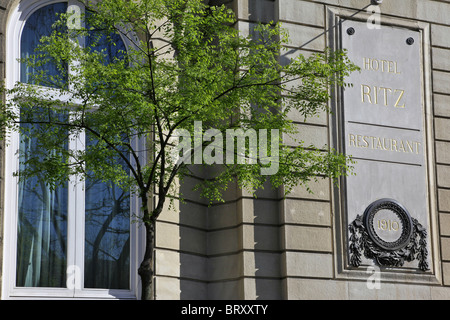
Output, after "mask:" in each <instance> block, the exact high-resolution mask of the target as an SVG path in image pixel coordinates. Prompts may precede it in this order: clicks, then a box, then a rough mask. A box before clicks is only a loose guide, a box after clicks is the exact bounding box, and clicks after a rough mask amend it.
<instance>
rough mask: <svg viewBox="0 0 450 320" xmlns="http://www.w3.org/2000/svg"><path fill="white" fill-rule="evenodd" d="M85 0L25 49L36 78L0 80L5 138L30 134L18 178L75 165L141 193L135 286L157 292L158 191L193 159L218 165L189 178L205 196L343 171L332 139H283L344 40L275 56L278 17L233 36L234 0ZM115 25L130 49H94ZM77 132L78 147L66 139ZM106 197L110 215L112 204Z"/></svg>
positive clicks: (169, 187)
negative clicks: (81, 144) (140, 251)
mask: <svg viewBox="0 0 450 320" xmlns="http://www.w3.org/2000/svg"><path fill="white" fill-rule="evenodd" d="M82 2H83V3H84V5H85V6H86V9H87V10H86V13H85V14H80V13H79V12H68V13H67V14H61V15H60V17H59V18H60V19H59V22H58V23H56V24H55V25H54V28H53V32H52V33H51V35H48V36H44V37H42V39H41V43H40V45H39V46H38V48H37V50H36V53H35V55H33V56H31V57H28V58H26V59H24V62H26V63H27V65H28V68H29V70H32V72H31V73H30V75H29V76H30V77H31V79H32V80H31V81H29V82H28V83H17V84H16V85H15V87H14V88H9V89H6V88H3V90H4V92H5V93H6V96H7V97H8V99H7V100H6V101H5V102H4V103H3V104H2V113H1V118H0V119H1V124H2V125H3V127H4V128H7V129H8V130H5V131H4V132H3V135H2V138H7V137H8V132H11V131H17V132H19V133H20V134H21V135H23V136H27V137H30V139H34V141H35V143H36V146H37V147H36V148H35V150H34V153H33V154H27V157H26V159H25V160H24V158H21V159H22V161H26V163H27V166H26V167H24V168H23V169H22V170H21V171H20V172H18V173H17V174H18V175H19V177H20V178H21V179H27V178H29V177H36V176H39V177H40V181H45V183H46V184H47V185H48V186H50V187H52V188H57V186H58V185H60V184H61V183H63V182H64V181H67V180H68V179H69V177H73V176H76V177H77V178H78V179H88V178H89V179H92V180H95V181H97V180H98V181H102V182H104V183H110V184H113V185H115V186H118V187H119V188H120V190H130V192H132V193H134V194H136V195H137V196H138V197H139V199H140V202H141V212H140V213H139V220H140V222H141V223H142V224H143V225H144V226H145V230H146V243H145V248H146V249H145V254H144V258H143V261H142V263H141V265H140V267H139V270H138V273H139V275H140V277H141V280H142V298H143V299H152V297H153V292H152V277H153V270H152V263H153V240H154V227H155V222H156V220H157V219H158V217H159V215H160V214H161V212H162V210H163V206H164V204H165V202H166V201H168V200H170V199H171V198H173V197H177V196H179V195H178V194H177V192H176V188H174V186H175V181H176V180H177V179H180V180H182V179H183V177H185V176H186V175H187V174H189V170H190V168H191V167H190V166H191V165H192V164H197V163H199V162H201V163H202V165H205V166H211V165H213V166H217V167H219V168H220V170H218V171H217V172H218V173H217V174H216V175H215V176H213V177H211V178H210V179H205V181H203V182H201V183H200V184H199V185H198V190H199V192H200V193H201V195H202V196H204V197H206V198H208V199H209V200H210V201H211V202H213V201H221V200H222V193H223V191H224V190H226V188H227V186H228V185H229V183H230V182H232V181H237V182H238V183H239V186H240V187H242V188H247V189H249V190H251V191H252V192H255V190H258V189H259V188H262V187H263V184H264V183H265V182H266V181H267V180H268V181H270V183H271V185H272V186H273V187H275V188H276V187H279V186H281V185H283V186H284V187H285V191H286V193H288V192H289V191H290V190H291V189H292V187H294V186H296V185H298V184H304V185H307V183H308V181H310V180H311V179H316V177H317V176H328V177H331V178H334V179H336V178H338V177H339V176H340V175H343V174H347V173H348V172H349V169H350V168H351V159H349V158H347V157H346V156H344V155H342V154H339V153H337V152H336V151H335V150H333V149H331V148H324V147H323V146H318V147H319V148H318V147H316V146H309V145H304V143H302V142H301V141H298V142H297V143H295V144H294V145H292V144H288V143H286V139H285V138H286V135H292V136H294V135H295V134H296V133H297V127H296V126H295V124H294V123H293V122H292V120H291V119H289V113H290V112H291V111H293V110H297V111H299V112H300V114H301V115H303V116H304V117H305V118H306V117H311V116H314V115H316V114H317V113H318V112H319V111H321V110H328V107H327V105H328V104H327V103H328V100H329V98H330V93H329V91H330V86H331V87H333V86H336V87H341V86H345V85H346V83H345V81H344V79H345V77H346V76H348V74H349V73H350V72H353V71H355V70H357V67H356V66H355V65H354V64H353V63H351V62H350V61H349V60H348V59H347V57H346V54H345V52H343V51H335V52H332V51H330V50H325V52H324V53H317V54H311V56H309V57H308V58H305V57H304V56H302V55H300V56H298V57H297V58H294V59H292V60H290V61H289V62H288V63H280V55H281V53H282V51H283V46H282V44H283V43H287V39H288V35H287V33H286V32H285V31H284V30H283V29H282V27H281V26H280V24H278V23H269V24H265V25H263V24H258V25H255V26H254V27H253V29H252V30H251V32H250V35H243V34H242V33H240V32H239V31H238V30H236V28H234V27H233V24H234V23H235V22H236V21H235V17H234V15H233V12H232V11H231V10H229V9H227V8H226V7H225V6H219V7H217V6H208V5H206V4H204V2H203V1H201V0H189V1H187V0H140V1H128V0H103V1H101V2H91V1H88V0H85V1H82ZM78 19H80V20H78ZM117 35H120V37H121V38H122V39H125V40H126V41H127V42H128V44H129V46H128V48H127V49H126V50H124V49H121V48H120V47H118V48H117V49H116V52H115V54H114V55H112V54H111V52H109V51H108V50H100V49H98V48H100V47H101V46H99V44H100V43H102V42H107V43H109V45H110V46H111V47H113V48H114V47H117ZM86 37H90V38H89V39H90V41H82V40H80V39H83V38H86ZM50 69H51V71H49V70H50ZM68 70H70V72H69V71H68ZM30 83H32V84H38V85H41V86H42V85H44V86H46V87H52V88H54V89H53V90H42V87H41V86H36V85H30ZM82 134H83V135H86V139H87V141H89V142H88V143H86V148H85V149H83V150H79V149H78V150H74V149H71V148H67V144H68V143H69V140H70V139H74V138H73V137H78V136H80V135H82ZM224 136H225V137H226V139H225V140H224ZM191 138H192V139H191ZM235 140H236V143H234V142H235ZM135 141H141V142H142V141H145V143H135ZM268 141H270V146H271V147H270V148H268V147H267V145H268ZM177 142H178V143H177ZM224 144H226V148H225V147H224ZM120 193H121V192H119V191H118V192H117V194H118V195H117V196H116V197H119V198H120V196H119V195H120ZM122 193H123V192H122ZM151 194H157V201H156V203H155V205H154V207H151V206H150V204H149V195H151ZM112 207H113V208H116V209H114V210H116V212H115V213H111V214H113V215H117V214H119V212H120V204H118V205H116V206H114V205H113V206H112ZM112 210H113V209H112ZM117 210H118V211H117ZM108 221H109V220H106V221H105V220H102V221H100V222H98V223H99V224H102V223H103V227H102V228H103V230H106V229H107V228H111V226H109V225H108V223H109V222H108ZM103 235H104V233H103V234H102V233H101V234H99V236H98V237H102V236H103ZM97 240H98V239H97ZM97 240H96V241H97ZM94 242H95V241H94ZM96 252H98V250H97V251H95V250H94V253H93V254H95V253H96Z"/></svg>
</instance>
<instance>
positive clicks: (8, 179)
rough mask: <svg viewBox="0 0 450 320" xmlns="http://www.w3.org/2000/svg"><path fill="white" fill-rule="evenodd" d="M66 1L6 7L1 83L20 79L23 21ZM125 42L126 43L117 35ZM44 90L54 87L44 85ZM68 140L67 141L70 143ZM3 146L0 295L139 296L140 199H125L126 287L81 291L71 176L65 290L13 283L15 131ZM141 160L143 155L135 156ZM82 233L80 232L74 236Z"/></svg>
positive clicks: (81, 241)
mask: <svg viewBox="0 0 450 320" xmlns="http://www.w3.org/2000/svg"><path fill="white" fill-rule="evenodd" d="M59 2H66V3H67V4H68V7H69V6H72V5H77V6H80V7H81V9H82V10H84V8H83V7H82V6H81V5H80V4H79V3H77V2H76V1H74V0H66V1H64V0H44V1H42V0H40V1H37V0H22V1H20V3H19V4H18V5H17V6H16V7H15V8H14V9H12V11H11V14H10V15H9V21H8V23H7V31H6V55H7V59H6V61H7V63H6V87H7V89H12V88H13V87H14V85H15V83H16V82H18V81H20V62H19V61H18V58H20V37H21V35H22V31H23V29H24V26H25V23H26V21H27V19H28V18H29V17H30V16H31V15H32V14H33V13H34V12H35V11H36V10H38V9H40V8H42V7H45V6H47V5H51V4H54V3H59ZM122 40H123V41H124V43H125V45H126V46H127V47H130V46H131V45H132V43H131V42H130V41H129V40H128V39H125V38H124V37H122ZM45 90H47V91H50V90H56V89H48V88H47V89H45ZM68 99H70V97H69V96H59V100H61V101H67V100H68ZM70 140H71V142H70V143H69V148H73V149H79V148H82V147H84V146H83V145H84V134H81V135H80V136H79V137H78V138H77V139H75V140H73V139H70ZM72 140H73V141H72ZM6 141H7V146H6V150H5V179H4V183H5V188H4V190H5V192H4V199H5V206H4V249H3V280H2V298H3V299H52V298H56V299H74V298H75V299H77V298H78V299H138V298H139V297H140V279H139V276H138V274H137V269H138V265H139V264H138V263H139V261H141V259H142V257H143V251H144V248H143V243H144V241H143V240H144V239H145V233H144V230H143V228H140V224H139V223H133V222H132V220H133V219H132V214H134V213H136V214H137V213H139V210H140V209H139V208H140V207H141V206H140V200H139V199H138V197H136V196H134V195H133V194H131V195H130V196H131V199H130V207H131V208H130V282H129V284H130V289H129V290H119V289H84V288H83V284H84V249H85V237H84V234H85V232H84V229H85V214H84V205H85V197H84V189H83V187H84V183H83V182H80V181H77V179H76V178H75V177H72V178H71V179H70V181H69V184H68V189H69V198H68V217H67V227H68V228H67V283H66V288H42V287H30V288H28V287H17V286H16V262H17V258H16V257H17V222H18V187H19V183H18V177H15V176H13V173H14V172H17V171H18V168H19V159H18V156H17V154H16V153H17V150H18V148H19V143H20V139H19V134H18V133H16V132H11V131H10V132H8V133H7V140H6ZM132 143H133V145H134V147H137V146H139V145H142V141H132ZM140 157H142V158H141V159H140V160H141V161H145V158H144V157H145V155H140ZM80 235H82V236H80Z"/></svg>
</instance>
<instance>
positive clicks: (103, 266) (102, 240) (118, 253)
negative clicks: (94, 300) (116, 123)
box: [84, 135, 130, 289]
mask: <svg viewBox="0 0 450 320" xmlns="http://www.w3.org/2000/svg"><path fill="white" fill-rule="evenodd" d="M96 143H97V140H95V139H90V138H89V135H88V139H87V144H86V147H87V148H89V146H91V145H94V144H96ZM115 162H116V163H117V165H119V166H122V167H123V168H124V170H127V169H126V168H127V167H126V164H125V163H124V161H123V159H121V158H120V157H117V159H116V161H115ZM87 168H89V164H87ZM85 188H86V191H85V193H86V205H85V276H84V286H85V288H110V289H128V288H129V269H130V259H129V255H130V191H129V190H123V189H121V188H119V187H118V186H115V185H114V184H112V183H111V182H107V181H106V182H102V181H99V180H95V179H93V178H88V179H86V186H85Z"/></svg>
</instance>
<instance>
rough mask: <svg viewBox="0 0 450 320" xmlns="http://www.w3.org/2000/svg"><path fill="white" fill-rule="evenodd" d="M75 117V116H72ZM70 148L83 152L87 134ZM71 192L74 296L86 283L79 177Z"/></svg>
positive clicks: (82, 185) (73, 140) (73, 178)
mask: <svg viewBox="0 0 450 320" xmlns="http://www.w3.org/2000/svg"><path fill="white" fill-rule="evenodd" d="M72 116H74V115H72ZM70 141H71V142H70V145H69V147H70V148H71V150H73V151H74V152H78V151H83V150H84V148H85V132H84V131H82V132H80V133H78V134H77V135H76V136H75V135H74V136H71V137H70ZM70 186H71V190H70V191H69V228H70V233H69V236H68V238H69V239H68V245H69V249H71V250H70V252H71V257H72V258H71V259H72V261H71V263H72V264H69V263H68V267H70V268H71V269H72V272H73V273H72V274H73V276H74V282H73V283H72V286H73V287H72V289H74V296H76V295H77V294H79V293H80V291H81V290H82V289H83V283H84V234H85V231H84V229H85V228H84V222H85V218H84V208H85V194H84V190H85V183H84V180H83V179H82V178H80V177H79V176H71V177H70Z"/></svg>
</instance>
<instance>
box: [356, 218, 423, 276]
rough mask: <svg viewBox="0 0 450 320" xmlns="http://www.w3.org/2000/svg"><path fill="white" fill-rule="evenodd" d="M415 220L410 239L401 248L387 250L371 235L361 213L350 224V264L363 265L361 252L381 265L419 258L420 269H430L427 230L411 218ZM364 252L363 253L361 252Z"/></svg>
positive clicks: (391, 264)
mask: <svg viewBox="0 0 450 320" xmlns="http://www.w3.org/2000/svg"><path fill="white" fill-rule="evenodd" d="M411 220H412V222H413V231H412V235H411V238H410V241H409V243H408V244H406V246H404V247H403V248H401V249H397V250H392V251H387V250H385V249H383V248H381V247H379V246H378V245H377V244H376V243H375V242H374V241H373V240H372V239H371V238H370V236H369V234H368V232H367V230H366V228H365V226H364V223H363V218H362V216H361V215H358V216H357V217H356V219H355V220H354V221H353V222H352V223H351V224H350V225H349V231H350V238H349V252H350V264H351V265H352V266H354V267H359V266H360V265H361V254H362V253H364V256H365V257H366V258H368V259H374V260H375V261H376V262H377V263H378V264H379V265H381V266H388V267H401V266H403V264H404V263H405V262H406V261H407V262H410V261H413V260H415V259H417V260H418V261H419V269H420V270H422V271H427V270H429V266H428V262H427V258H428V250H427V241H426V238H427V231H426V229H425V228H424V227H423V226H422V225H421V224H420V223H419V222H418V221H417V219H414V218H411ZM361 252H362V253H361Z"/></svg>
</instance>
